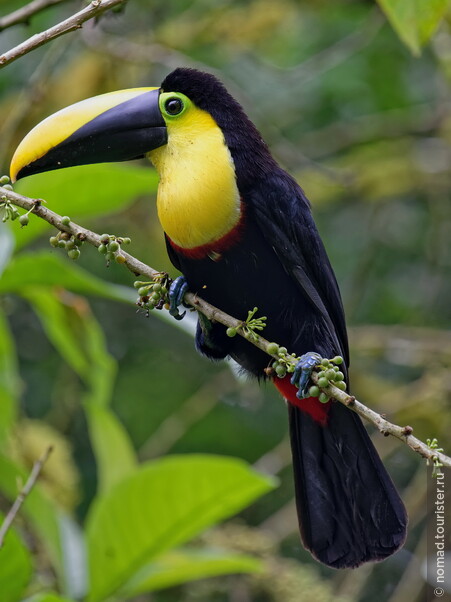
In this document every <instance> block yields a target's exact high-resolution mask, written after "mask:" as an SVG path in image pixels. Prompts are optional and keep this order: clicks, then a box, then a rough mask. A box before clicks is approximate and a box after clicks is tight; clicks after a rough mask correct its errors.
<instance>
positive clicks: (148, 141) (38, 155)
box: [11, 88, 167, 182]
mask: <svg viewBox="0 0 451 602" xmlns="http://www.w3.org/2000/svg"><path fill="white" fill-rule="evenodd" d="M159 94H160V89H159V88H134V89H132V90H120V91H119V92H111V93H109V94H102V95H101V96H95V97H94V98H90V99H88V100H83V101H82V102H78V103H77V104H74V105H71V106H70V107H67V108H66V109H63V110H61V111H59V112H58V113H55V114H54V115H52V116H50V117H48V118H47V119H45V120H44V121H42V122H41V123H40V124H38V125H37V126H36V127H35V128H34V129H32V130H31V132H30V133H29V134H27V136H25V138H24V139H23V140H22V142H21V143H20V144H19V146H18V148H17V150H16V152H15V153H14V157H13V158H12V161H11V180H12V181H13V182H14V181H16V180H18V179H19V178H23V177H24V176H29V175H31V174H35V173H40V172H42V171H50V170H52V169H60V168H62V167H71V166H73V165H87V164H89V163H106V162H110V161H127V160H130V159H138V158H139V157H142V156H144V155H145V154H146V153H148V152H149V151H151V150H153V149H155V148H158V147H159V146H162V145H163V144H166V142H167V131H166V125H165V122H164V120H163V117H162V115H161V112H160V108H159V104H158V99H159Z"/></svg>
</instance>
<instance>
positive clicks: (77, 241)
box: [74, 236, 83, 247]
mask: <svg viewBox="0 0 451 602" xmlns="http://www.w3.org/2000/svg"><path fill="white" fill-rule="evenodd" d="M74 242H75V244H76V245H77V247H81V245H82V244H83V241H82V240H81V238H78V236H76V237H75V238H74Z"/></svg>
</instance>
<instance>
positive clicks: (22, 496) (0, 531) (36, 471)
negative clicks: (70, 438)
mask: <svg viewBox="0 0 451 602" xmlns="http://www.w3.org/2000/svg"><path fill="white" fill-rule="evenodd" d="M52 451H53V447H52V446H51V445H50V446H49V447H48V448H47V449H46V450H45V452H44V453H43V454H42V456H41V457H40V458H39V460H37V462H35V463H34V465H33V468H32V470H31V473H30V476H29V477H28V480H27V482H26V483H25V485H24V486H23V488H22V489H21V491H20V492H19V494H18V496H17V497H16V499H15V502H14V504H13V505H12V506H11V509H10V511H9V512H8V514H7V515H6V516H5V520H4V521H3V524H2V526H1V527H0V549H1V548H2V546H3V542H4V540H5V536H6V534H7V533H8V531H9V529H10V527H11V525H12V523H13V521H14V519H15V518H16V516H17V513H18V512H19V510H20V509H21V507H22V504H23V503H24V501H25V500H26V498H27V495H28V494H29V493H30V491H31V490H32V489H33V487H34V485H35V483H36V481H37V479H38V477H39V475H40V473H41V470H42V467H43V466H44V464H45V463H46V462H47V460H48V457H49V456H50V454H51V453H52Z"/></svg>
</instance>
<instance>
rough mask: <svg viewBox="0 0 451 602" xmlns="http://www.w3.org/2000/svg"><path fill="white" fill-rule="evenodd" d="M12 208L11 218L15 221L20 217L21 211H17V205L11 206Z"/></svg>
mask: <svg viewBox="0 0 451 602" xmlns="http://www.w3.org/2000/svg"><path fill="white" fill-rule="evenodd" d="M10 210H11V220H12V221H14V220H15V219H17V218H18V217H20V213H19V212H18V211H17V209H16V208H15V207H10Z"/></svg>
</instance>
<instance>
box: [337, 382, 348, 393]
mask: <svg viewBox="0 0 451 602" xmlns="http://www.w3.org/2000/svg"><path fill="white" fill-rule="evenodd" d="M335 386H336V387H337V389H341V391H346V383H345V382H344V381H343V380H339V381H338V382H336V383H335Z"/></svg>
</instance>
